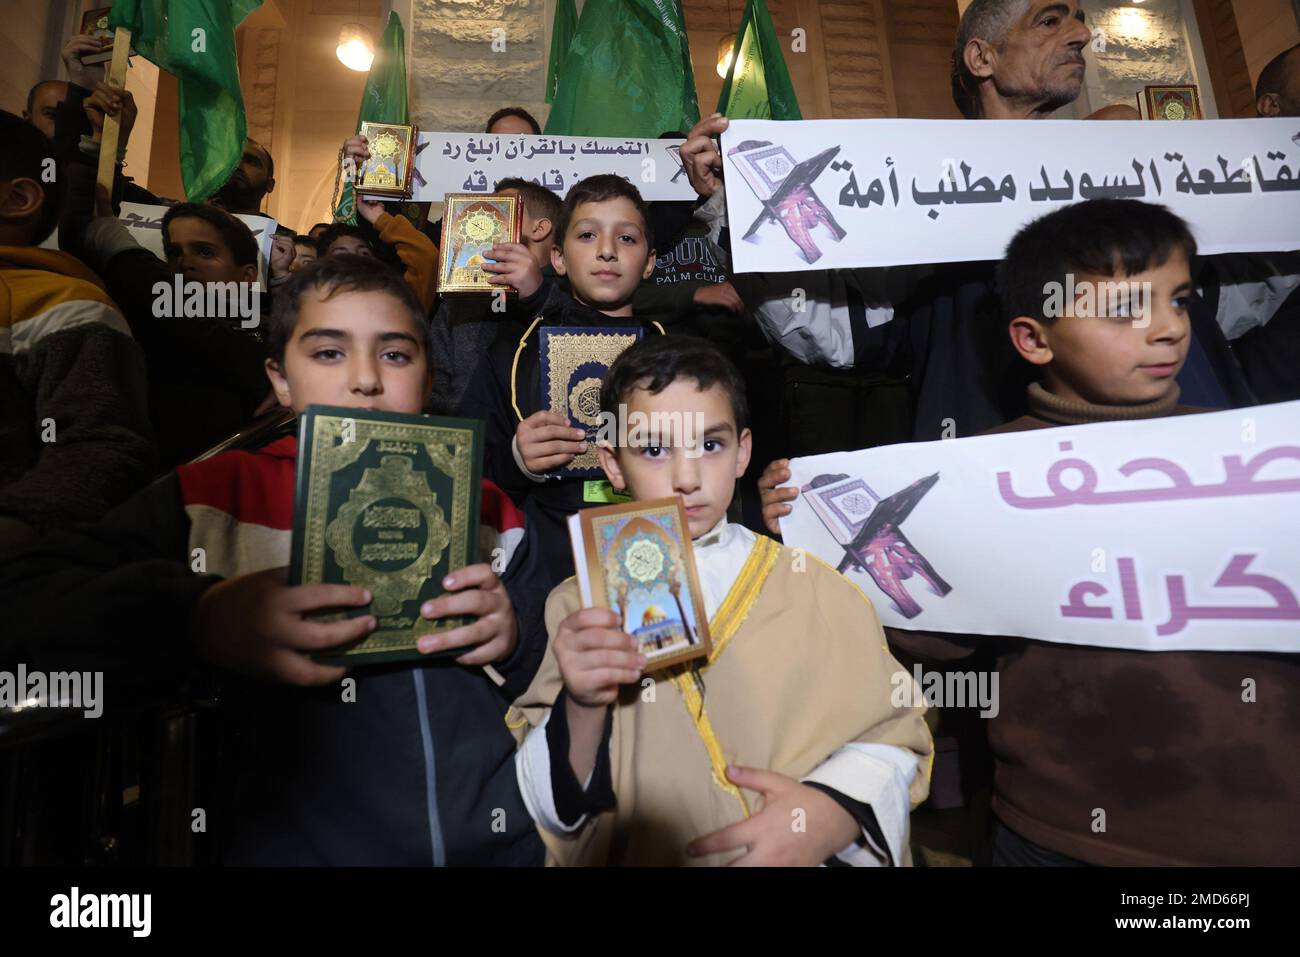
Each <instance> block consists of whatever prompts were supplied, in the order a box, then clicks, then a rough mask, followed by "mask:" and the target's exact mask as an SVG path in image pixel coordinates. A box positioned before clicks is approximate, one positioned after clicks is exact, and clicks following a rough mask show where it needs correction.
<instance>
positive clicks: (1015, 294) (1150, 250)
mask: <svg viewBox="0 0 1300 957" xmlns="http://www.w3.org/2000/svg"><path fill="white" fill-rule="evenodd" d="M1195 254H1196V244H1195V240H1194V239H1193V238H1192V235H1191V233H1190V232H1189V231H1188V228H1187V225H1186V223H1184V222H1183V221H1182V220H1181V219H1179V218H1178V217H1177V216H1175V215H1174V214H1172V213H1170V212H1169V211H1168V210H1166V209H1164V208H1163V207H1160V206H1152V205H1148V204H1145V203H1139V202H1136V201H1132V200H1094V201H1091V202H1086V203H1079V204H1076V205H1074V206H1070V207H1066V208H1065V209H1062V210H1058V211H1057V212H1055V213H1052V214H1050V215H1048V216H1045V217H1043V218H1042V219H1039V220H1037V221H1036V222H1034V223H1031V224H1030V225H1029V226H1027V227H1025V228H1024V229H1023V230H1022V231H1021V232H1020V233H1019V234H1018V235H1017V236H1016V237H1015V239H1013V240H1012V242H1011V245H1010V246H1009V247H1008V249H1007V256H1006V259H1005V261H1004V262H1003V264H1002V267H1001V277H1000V279H1001V286H1002V290H1003V298H1004V302H1005V304H1006V308H1007V312H1008V315H1009V316H1010V328H1009V331H1010V336H1011V342H1012V345H1013V346H1014V348H1015V350H1016V352H1017V353H1018V354H1019V355H1020V357H1021V358H1022V359H1023V360H1025V361H1026V362H1029V363H1031V364H1032V365H1034V366H1037V367H1038V368H1039V369H1040V370H1041V372H1042V381H1041V382H1036V383H1034V384H1032V385H1031V386H1030V387H1029V393H1028V403H1029V408H1030V414H1029V415H1026V416H1023V417H1021V418H1019V419H1016V420H1014V421H1012V422H1009V423H1007V424H1005V425H1002V426H999V427H998V428H996V429H993V430H991V431H992V432H994V433H997V432H1015V431H1024V430H1028V429H1044V428H1052V427H1054V426H1059V425H1076V424H1083V423H1089V422H1111V421H1121V420H1133V419H1146V418H1158V417H1161V416H1166V415H1183V414H1188V413H1194V412H1198V411H1201V410H1199V409H1195V408H1191V407H1187V406H1181V405H1179V404H1178V394H1179V390H1178V385H1177V383H1176V382H1175V381H1174V379H1175V376H1176V375H1177V374H1178V371H1179V369H1180V368H1181V367H1182V364H1183V361H1184V359H1185V358H1186V356H1187V350H1188V345H1189V341H1190V327H1189V320H1188V307H1189V304H1190V300H1191V297H1192V280H1191V275H1192V273H1191V264H1192V260H1193V258H1194V256H1195ZM1071 273H1072V274H1073V277H1074V280H1075V282H1074V288H1077V289H1078V290H1079V291H1080V294H1081V295H1082V294H1083V292H1084V290H1085V289H1086V288H1088V287H1089V286H1090V285H1091V287H1092V288H1099V284H1101V283H1115V282H1121V283H1126V284H1128V288H1129V290H1130V294H1129V297H1128V298H1127V299H1124V298H1121V299H1120V301H1119V302H1118V303H1117V305H1118V307H1119V308H1118V310H1116V311H1115V312H1114V313H1112V312H1110V311H1109V308H1108V307H1109V305H1110V304H1109V302H1108V301H1107V300H1108V298H1109V297H1108V296H1107V295H1100V294H1098V295H1096V296H1095V297H1090V298H1095V300H1096V307H1097V308H1096V309H1095V310H1094V311H1093V312H1091V313H1088V314H1085V312H1084V311H1083V310H1082V309H1075V308H1072V307H1073V306H1074V305H1075V304H1073V303H1071V304H1068V305H1067V308H1066V310H1065V315H1064V316H1061V317H1056V316H1052V315H1047V314H1046V312H1047V311H1048V310H1047V307H1046V302H1045V300H1046V299H1047V296H1046V288H1047V285H1048V284H1049V283H1059V284H1062V285H1065V284H1066V276H1067V274H1071ZM1145 283H1149V284H1150V286H1149V287H1147V288H1149V290H1150V295H1149V296H1144V297H1143V298H1146V299H1147V300H1148V301H1147V302H1146V303H1145V308H1144V309H1142V310H1141V311H1140V312H1139V311H1136V309H1135V308H1134V307H1135V306H1136V300H1135V298H1134V297H1133V293H1132V290H1134V289H1136V288H1139V287H1138V286H1135V285H1133V284H1145ZM788 475H789V472H788V470H787V469H785V467H784V464H783V463H779V462H774V463H773V464H772V465H771V466H769V468H768V472H767V473H766V474H765V476H764V479H763V481H762V482H761V483H760V484H761V485H762V486H763V487H764V488H765V489H766V492H765V499H766V508H765V518H766V519H767V520H768V525H769V528H770V527H772V526H773V525H775V519H776V517H777V516H779V515H782V514H786V513H787V512H788V508H789V507H788V505H786V504H785V503H786V502H788V501H789V500H790V499H792V498H794V494H791V493H792V491H793V490H791V489H777V488H775V486H776V484H777V483H778V482H781V481H784V480H785V478H786V477H788ZM796 494H797V493H796ZM1045 531H1046V530H1045ZM888 631H889V635H890V641H891V642H892V643H893V644H894V645H895V646H896V647H898V648H901V649H903V650H904V651H906V652H908V653H909V654H912V655H915V656H918V657H921V658H923V659H930V660H932V661H935V662H950V661H954V660H957V659H963V658H967V657H969V656H971V655H975V654H981V653H982V654H984V655H987V656H989V657H990V658H991V659H992V667H994V668H996V669H997V672H998V675H999V677H1000V686H1001V688H1000V711H999V712H998V714H997V715H996V716H995V717H993V718H992V719H991V720H990V722H989V726H988V732H989V745H990V748H991V750H992V752H993V758H994V764H995V769H994V783H993V813H994V815H995V816H996V818H997V823H996V833H995V835H994V845H993V862H994V864H1003V865H1007V864H1013V865H1014V864H1022V865H1023V864H1035V865H1071V864H1098V865H1185V864H1199V865H1230V864H1237V865H1240V864H1252V865H1263V864H1273V865H1277V864H1285V863H1290V864H1294V863H1295V862H1296V861H1297V860H1300V818H1298V817H1297V816H1296V814H1295V802H1296V800H1297V799H1298V798H1300V764H1297V762H1296V760H1295V747H1296V740H1297V736H1300V719H1298V718H1297V716H1298V715H1300V661H1297V660H1296V659H1295V656H1288V655H1284V654H1264V653H1257V652H1249V653H1229V652H1186V651H1168V652H1158V653H1156V652H1145V651H1128V650H1120V649H1109V648H1089V647H1082V646H1073V645H1065V644H1054V643H1050V642H1045V641H1033V640H1026V639H1021V638H975V637H970V636H963V635H948V634H945V635H935V634H925V633H921V632H913V631H899V630H895V629H888ZM1246 677H1250V678H1252V679H1254V681H1255V683H1256V685H1255V687H1256V698H1255V700H1254V701H1251V702H1247V701H1245V700H1243V695H1242V681H1243V679H1244V678H1246ZM1098 808H1102V809H1104V810H1105V812H1106V818H1105V820H1106V827H1105V829H1104V830H1101V831H1098V830H1096V829H1094V822H1095V821H1096V820H1097V818H1096V815H1095V811H1096V809H1098Z"/></svg>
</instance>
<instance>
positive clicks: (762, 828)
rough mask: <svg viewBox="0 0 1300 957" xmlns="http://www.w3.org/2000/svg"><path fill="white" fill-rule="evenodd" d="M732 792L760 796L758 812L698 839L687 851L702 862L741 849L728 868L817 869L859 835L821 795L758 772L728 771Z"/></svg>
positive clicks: (842, 813)
mask: <svg viewBox="0 0 1300 957" xmlns="http://www.w3.org/2000/svg"><path fill="white" fill-rule="evenodd" d="M727 778H728V780H730V781H731V783H732V784H735V785H736V786H737V787H742V788H748V789H749V790H751V791H758V792H759V793H760V794H762V795H763V809H762V810H761V811H759V812H758V813H757V814H755V815H754V816H753V817H751V818H749V819H748V820H745V821H740V822H739V823H737V824H732V825H731V826H729V827H724V828H722V830H720V831H714V832H713V833H712V834H706V835H705V836H703V837H697V838H696V839H695V840H694V841H692V842H691V843H690V844H689V845H688V846H687V848H686V853H687V854H689V855H690V856H691V857H704V856H705V855H708V854H720V853H723V852H724V851H730V850H735V849H736V848H745V849H746V853H745V854H744V855H743V856H741V857H739V858H737V859H736V860H734V861H732V862H731V865H730V866H732V867H816V866H817V865H818V864H821V863H822V862H823V861H825V860H826V859H827V858H829V857H831V856H833V855H835V854H838V853H839V852H840V851H842V850H844V848H846V847H848V846H849V845H850V844H852V843H853V841H854V840H855V839H856V838H857V837H858V835H859V834H860V833H861V832H860V829H859V828H858V823H857V821H855V820H853V818H852V816H850V814H849V812H848V811H846V810H844V808H842V807H840V806H839V805H838V804H836V803H835V801H834V800H833V799H832V798H831V797H830V796H829V795H828V794H826V793H825V792H824V791H819V790H817V789H816V788H810V787H808V785H806V784H800V783H799V782H798V781H796V780H795V779H794V778H789V777H786V776H785V775H784V774H777V773H776V772H775V771H763V770H760V769H758V768H738V767H728V768H727Z"/></svg>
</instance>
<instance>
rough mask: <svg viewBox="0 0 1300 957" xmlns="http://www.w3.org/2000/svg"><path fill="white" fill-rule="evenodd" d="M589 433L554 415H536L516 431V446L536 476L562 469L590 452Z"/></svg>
mask: <svg viewBox="0 0 1300 957" xmlns="http://www.w3.org/2000/svg"><path fill="white" fill-rule="evenodd" d="M586 435H587V433H585V432H583V431H582V429H575V428H574V427H573V426H571V425H570V424H569V420H568V419H565V418H564V417H563V416H559V415H556V414H555V413H554V412H549V411H546V410H543V411H541V412H534V413H533V414H532V415H530V416H529V417H528V418H526V419H524V420H523V421H522V422H520V423H519V426H518V427H517V428H516V429H515V443H516V444H517V445H518V446H519V456H520V458H522V459H523V460H524V467H525V468H526V469H528V471H530V472H532V473H533V474H534V475H541V474H542V473H544V472H549V471H550V470H551V469H558V468H560V467H561V466H564V465H568V464H569V463H570V462H572V461H573V459H574V456H577V455H581V454H582V453H583V452H585V451H587V443H586V441H585V439H586Z"/></svg>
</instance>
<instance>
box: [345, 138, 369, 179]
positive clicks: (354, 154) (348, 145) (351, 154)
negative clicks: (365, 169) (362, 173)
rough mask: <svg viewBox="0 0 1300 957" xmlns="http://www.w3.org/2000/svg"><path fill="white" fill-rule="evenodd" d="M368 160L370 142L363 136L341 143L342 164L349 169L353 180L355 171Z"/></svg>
mask: <svg viewBox="0 0 1300 957" xmlns="http://www.w3.org/2000/svg"><path fill="white" fill-rule="evenodd" d="M368 159H370V141H369V140H368V139H366V138H365V137H364V136H350V137H348V138H347V139H345V140H344V141H343V164H344V166H345V167H350V172H351V174H352V175H351V176H350V177H349V178H351V179H353V180H355V179H356V172H357V170H359V169H361V167H362V166H363V165H365V162H366V160H368Z"/></svg>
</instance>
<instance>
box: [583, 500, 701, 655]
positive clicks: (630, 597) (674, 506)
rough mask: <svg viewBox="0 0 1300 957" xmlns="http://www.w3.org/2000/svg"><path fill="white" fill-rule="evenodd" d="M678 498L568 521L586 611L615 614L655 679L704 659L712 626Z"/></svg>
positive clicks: (590, 512)
mask: <svg viewBox="0 0 1300 957" xmlns="http://www.w3.org/2000/svg"><path fill="white" fill-rule="evenodd" d="M688 527H689V526H688V525H687V524H686V516H685V513H684V511H683V509H682V506H681V499H680V498H671V499H659V500H656V501H653V502H629V503H627V504H625V505H611V506H608V507H605V508H594V509H583V510H582V511H581V512H578V513H577V514H576V515H574V516H572V517H571V518H570V519H569V532H570V536H571V538H572V540H573V549H574V559H575V561H574V565H575V570H576V571H577V576H578V584H579V588H580V591H581V594H582V598H583V604H584V605H586V606H587V607H602V608H611V609H613V610H614V611H616V612H618V616H619V620H620V621H621V622H622V628H623V630H624V631H626V632H627V633H628V634H629V635H631V636H632V637H633V638H635V639H636V641H637V645H638V650H639V651H640V652H641V654H643V655H645V656H646V658H647V659H648V662H647V665H646V670H647V671H653V670H656V669H659V668H663V667H666V666H668V665H671V664H677V663H679V662H682V661H689V660H691V659H694V658H699V657H704V656H706V655H708V653H709V625H708V620H707V618H706V617H705V615H704V613H703V609H704V601H703V597H702V594H701V592H700V586H699V578H698V576H697V575H696V572H695V553H694V551H693V546H692V544H691V540H690V537H689V535H688V534H687V533H686V532H685V530H686V529H687V528H688Z"/></svg>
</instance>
